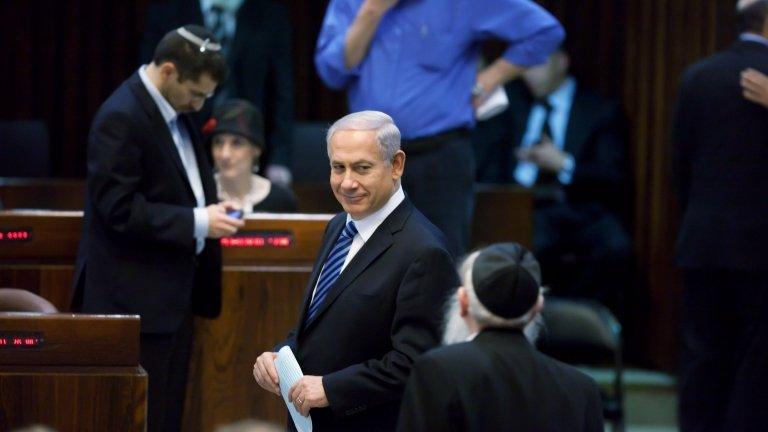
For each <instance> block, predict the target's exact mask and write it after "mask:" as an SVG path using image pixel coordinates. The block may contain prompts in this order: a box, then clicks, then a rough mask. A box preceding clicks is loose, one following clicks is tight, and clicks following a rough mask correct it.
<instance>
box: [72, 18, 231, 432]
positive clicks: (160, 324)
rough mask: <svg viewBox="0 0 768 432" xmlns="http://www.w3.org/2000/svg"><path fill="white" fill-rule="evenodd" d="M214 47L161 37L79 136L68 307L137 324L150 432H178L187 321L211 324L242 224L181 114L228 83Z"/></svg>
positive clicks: (184, 35)
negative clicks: (81, 163) (229, 249)
mask: <svg viewBox="0 0 768 432" xmlns="http://www.w3.org/2000/svg"><path fill="white" fill-rule="evenodd" d="M220 49H221V47H220V45H219V44H218V43H217V42H216V41H215V39H214V37H213V35H212V34H211V33H210V32H208V31H207V30H205V29H204V28H202V27H199V26H186V27H180V28H179V29H176V30H174V31H172V32H169V33H168V34H166V35H165V37H164V38H163V39H162V40H161V41H160V43H159V44H158V45H157V48H156V50H155V56H154V59H153V61H152V62H151V63H150V64H148V65H144V66H142V67H141V68H140V69H139V70H138V71H136V72H135V73H134V74H133V75H132V76H131V77H130V78H128V79H127V80H126V81H125V82H123V83H122V84H121V85H120V87H118V89H117V90H115V92H114V93H112V95H111V96H110V97H109V98H108V99H107V100H106V101H105V102H104V104H103V105H102V106H101V107H100V108H99V111H98V112H97V113H96V117H95V118H94V120H93V124H92V125H91V131H90V135H89V138H88V154H87V159H88V177H87V194H86V205H85V223H84V224H83V235H82V238H81V241H80V248H79V251H78V260H77V267H76V273H75V287H76V294H75V299H74V302H73V303H74V304H73V308H77V309H81V310H82V311H83V312H89V313H106V314H139V315H140V316H141V351H140V355H141V365H142V366H143V367H144V369H146V371H147V373H148V375H149V395H148V416H147V417H148V430H149V431H178V430H179V429H180V428H181V416H182V410H183V406H184V390H185V388H186V381H187V369H188V364H189V357H190V352H191V345H192V320H191V317H192V315H193V314H196V315H201V316H206V317H215V316H217V315H218V314H219V309H220V305H221V249H220V246H219V244H218V238H219V237H222V236H225V235H230V234H233V233H235V231H236V230H237V228H239V227H241V226H242V224H243V222H242V221H240V220H238V219H234V218H231V217H229V216H227V214H226V210H227V209H226V204H218V203H216V200H217V199H216V185H215V184H214V181H213V175H212V172H211V167H210V166H209V163H208V159H207V158H206V157H205V153H204V152H203V148H202V146H201V144H200V142H201V141H200V139H199V137H198V133H197V130H196V128H195V127H193V125H192V123H191V121H190V119H189V117H188V115H187V114H186V113H187V112H190V111H197V110H199V109H200V108H201V107H202V106H203V103H204V102H205V100H206V99H207V98H209V97H210V96H211V95H212V94H213V92H214V90H215V89H216V86H217V84H218V83H220V82H222V81H223V80H224V79H225V78H226V76H227V66H226V63H225V61H224V58H223V57H222V56H221V54H220V52H219V51H220Z"/></svg>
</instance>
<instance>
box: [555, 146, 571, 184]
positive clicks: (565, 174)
mask: <svg viewBox="0 0 768 432" xmlns="http://www.w3.org/2000/svg"><path fill="white" fill-rule="evenodd" d="M575 169H576V161H575V160H574V159H573V156H571V155H570V154H569V153H566V154H565V161H563V169H561V170H560V172H559V173H557V179H558V180H560V183H562V184H564V185H567V184H571V180H573V170H575Z"/></svg>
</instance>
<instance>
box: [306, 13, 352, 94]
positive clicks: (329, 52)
mask: <svg viewBox="0 0 768 432" xmlns="http://www.w3.org/2000/svg"><path fill="white" fill-rule="evenodd" d="M356 15H357V10H355V8H353V6H352V5H350V3H349V2H348V1H346V0H332V1H331V3H330V4H329V5H328V10H327V11H326V12H325V19H323V26H322V28H321V29H320V36H319V37H318V39H317V46H316V47H315V67H316V68H317V73H318V75H320V78H321V79H322V80H323V82H324V83H325V84H326V85H327V86H328V87H330V88H333V89H336V90H340V89H343V88H346V87H347V85H348V84H349V81H350V80H351V79H352V78H353V77H355V76H357V75H358V73H359V70H358V68H357V67H356V68H352V69H349V68H347V67H346V65H345V61H344V45H345V38H346V35H347V31H348V30H349V27H350V26H351V25H352V22H353V21H354V19H355V16H356Z"/></svg>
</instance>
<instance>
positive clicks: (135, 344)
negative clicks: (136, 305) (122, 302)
mask: <svg viewBox="0 0 768 432" xmlns="http://www.w3.org/2000/svg"><path fill="white" fill-rule="evenodd" d="M0 330H2V331H4V332H26V331H29V332H39V333H41V334H43V335H44V342H43V344H42V346H41V347H37V348H32V349H14V348H8V347H4V348H0V350H2V351H0V353H2V356H1V357H0V367H5V366H8V365H15V366H127V367H131V366H137V365H138V364H139V316H138V315H124V316H115V315H110V316H106V315H84V314H79V315H74V314H36V313H25V314H9V313H0Z"/></svg>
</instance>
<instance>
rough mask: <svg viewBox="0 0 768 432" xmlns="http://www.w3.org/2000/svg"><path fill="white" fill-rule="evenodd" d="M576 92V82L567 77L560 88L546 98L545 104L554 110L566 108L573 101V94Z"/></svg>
mask: <svg viewBox="0 0 768 432" xmlns="http://www.w3.org/2000/svg"><path fill="white" fill-rule="evenodd" d="M575 91H576V80H575V79H573V77H572V76H568V77H567V78H566V79H565V80H563V82H562V83H561V84H560V86H559V87H558V88H557V89H556V90H555V91H553V92H552V93H550V94H549V96H547V102H549V103H550V105H552V108H554V109H555V110H558V109H562V108H564V107H566V106H567V105H568V104H569V103H570V101H571V100H573V93H574V92H575Z"/></svg>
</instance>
